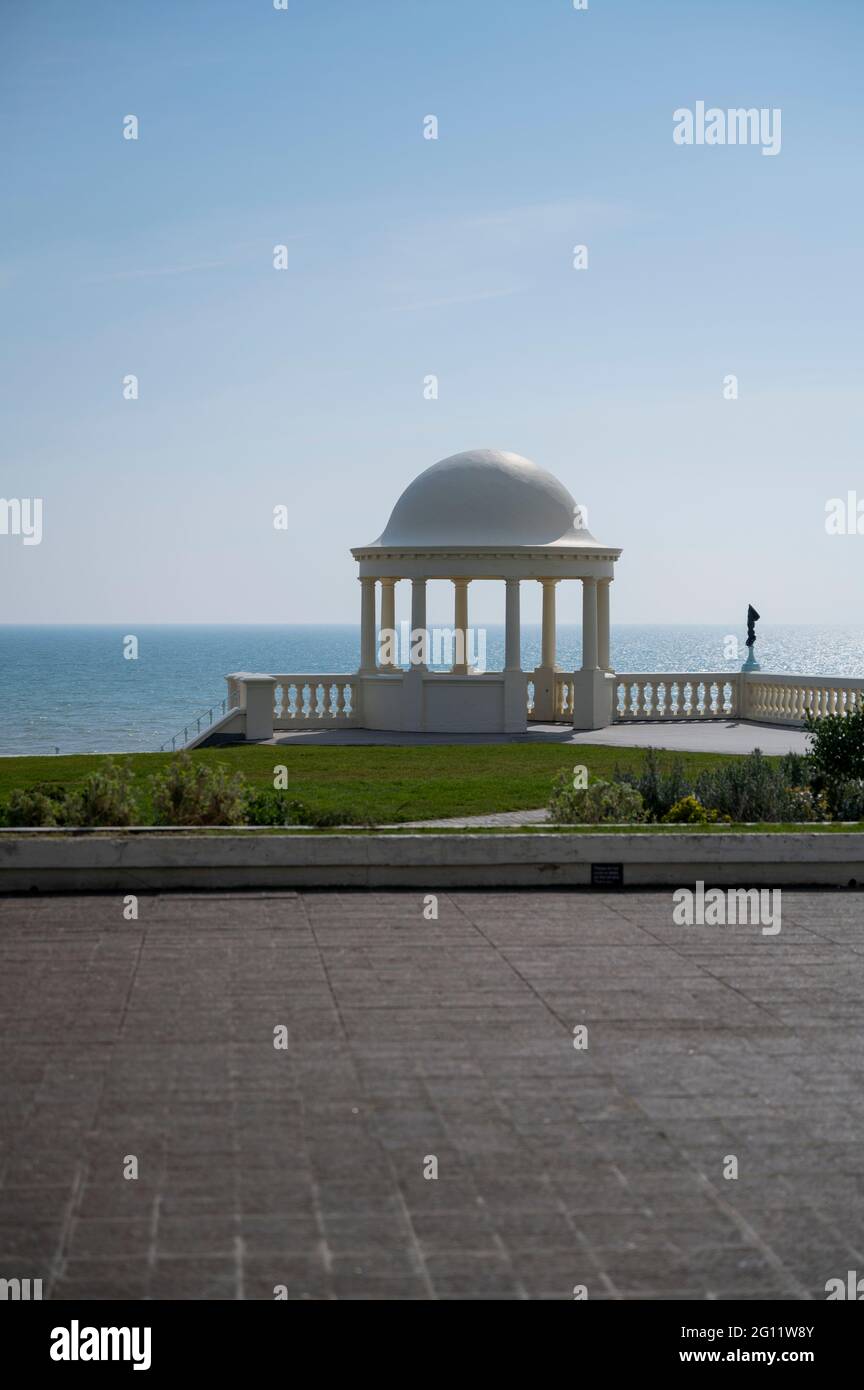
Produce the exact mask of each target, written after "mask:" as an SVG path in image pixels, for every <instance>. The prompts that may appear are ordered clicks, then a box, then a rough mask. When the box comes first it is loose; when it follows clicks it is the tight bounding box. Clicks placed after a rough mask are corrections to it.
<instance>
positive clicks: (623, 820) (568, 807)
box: [549, 772, 645, 825]
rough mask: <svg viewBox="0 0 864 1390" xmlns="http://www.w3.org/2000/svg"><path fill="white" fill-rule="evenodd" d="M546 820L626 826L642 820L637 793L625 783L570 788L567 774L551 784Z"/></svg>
mask: <svg viewBox="0 0 864 1390" xmlns="http://www.w3.org/2000/svg"><path fill="white" fill-rule="evenodd" d="M549 819H550V820H551V821H555V822H557V823H558V824H559V825H596V824H601V823H606V824H620V825H624V824H629V823H632V822H636V821H644V820H645V806H644V803H643V801H642V797H641V795H640V793H639V792H638V791H637V790H636V788H635V787H630V786H628V785H627V784H626V782H603V781H601V780H599V779H598V780H597V781H596V782H590V783H589V784H588V786H587V787H574V786H573V782H572V779H571V776H570V773H569V772H561V773H559V775H558V776H557V777H556V778H555V781H554V782H553V784H552V795H551V797H550V799H549Z"/></svg>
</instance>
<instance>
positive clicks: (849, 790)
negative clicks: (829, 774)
mask: <svg viewBox="0 0 864 1390" xmlns="http://www.w3.org/2000/svg"><path fill="white" fill-rule="evenodd" d="M818 801H819V804H820V805H821V806H822V807H824V810H825V815H826V816H827V815H830V816H832V817H833V819H834V820H864V782H833V783H831V784H829V785H828V786H827V787H826V788H825V789H824V790H823V791H822V792H821V793H820V794H819V797H818Z"/></svg>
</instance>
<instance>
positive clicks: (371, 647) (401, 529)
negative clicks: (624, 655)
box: [351, 449, 621, 733]
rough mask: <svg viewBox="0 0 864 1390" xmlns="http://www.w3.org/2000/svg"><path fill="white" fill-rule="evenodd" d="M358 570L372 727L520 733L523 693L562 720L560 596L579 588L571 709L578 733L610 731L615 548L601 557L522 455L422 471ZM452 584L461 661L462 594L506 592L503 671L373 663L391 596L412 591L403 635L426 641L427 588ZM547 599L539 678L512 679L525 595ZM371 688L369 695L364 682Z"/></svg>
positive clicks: (563, 500) (561, 495) (568, 499)
mask: <svg viewBox="0 0 864 1390" xmlns="http://www.w3.org/2000/svg"><path fill="white" fill-rule="evenodd" d="M351 553H352V554H353V556H354V558H355V560H357V562H358V565H359V569H360V584H361V593H362V599H361V615H360V669H359V671H358V679H360V680H362V682H363V690H362V708H363V724H364V726H365V727H367V728H376V729H403V730H406V731H425V732H439V733H441V732H443V733H456V732H461V733H472V732H484V733H489V732H500V733H513V732H519V731H520V730H524V729H525V728H526V727H527V718H528V713H527V711H528V705H527V699H526V681H527V677H528V676H530V678H531V679H532V682H533V686H534V705H533V710H532V714H533V717H534V718H535V719H549V718H553V717H555V715H556V714H560V713H561V710H560V709H559V708H558V706H559V703H560V702H559V701H558V700H556V670H557V667H556V660H555V655H556V653H555V648H556V635H555V593H556V587H557V585H558V584H559V583H561V581H563V580H568V579H572V580H579V581H580V582H581V584H582V668H581V670H580V671H578V672H575V673H573V674H572V675H570V676H569V677H568V681H569V697H568V699H567V704H568V705H569V706H570V708H569V709H568V710H567V713H568V715H569V714H571V713H572V717H573V722H574V724H575V726H576V727H577V728H583V729H597V728H603V727H604V726H605V725H607V724H609V723H610V722H611V719H612V698H613V697H612V689H613V679H612V673H611V670H610V662H609V585H610V583H611V581H612V578H613V575H614V566H615V561H616V560H617V559H618V556H619V555H620V554H621V552H620V550H618V549H615V548H612V547H610V546H606V545H601V544H600V543H599V542H598V541H597V540H596V539H595V538H594V536H593V535H592V534H591V532H590V531H589V530H588V529H587V528H586V526H585V525H584V509H583V508H582V507H580V506H579V505H578V504H577V503H576V501H575V499H574V498H573V497H572V496H571V494H570V493H569V492H568V491H567V489H566V488H565V487H564V486H563V484H562V483H560V482H559V481H558V479H557V478H556V477H554V476H553V474H551V473H549V472H547V470H546V469H544V468H539V467H538V466H537V464H535V463H532V462H531V461H530V460H529V459H525V458H522V457H521V456H520V455H519V454H511V453H504V452H499V451H498V450H495V449H474V450H470V451H469V452H467V453H462V454H454V455H453V456H452V457H451V458H446V459H442V460H441V462H440V463H435V464H433V465H432V466H431V468H427V469H426V470H425V472H423V473H421V474H420V475H419V476H418V477H417V478H415V479H414V481H413V483H411V484H410V485H409V486H408V487H407V488H406V489H405V491H404V492H403V493H402V496H401V497H400V498H399V500H398V502H397V503H396V505H395V507H394V508H393V511H392V513H391V515H390V520H389V521H388V522H387V525H386V526H385V528H384V530H383V532H382V533H381V535H380V536H379V537H378V539H377V540H376V541H373V542H371V544H369V545H365V546H357V547H355V548H354V549H353V550H352V552H351ZM430 579H449V580H451V582H452V584H453V608H454V623H453V630H454V634H455V637H456V649H457V652H461V653H463V654H464V652H465V651H466V650H467V646H468V626H469V616H468V615H469V599H468V588H469V585H470V584H471V583H472V582H473V581H479V580H482V581H490V580H493V581H494V580H498V581H501V582H503V583H504V584H505V586H506V622H505V633H506V635H505V662H504V671H503V672H484V673H483V674H474V673H472V672H471V671H469V669H468V667H467V665H466V664H465V662H464V660H463V661H462V662H457V663H456V664H454V666H453V669H452V670H451V671H449V672H441V671H429V669H428V666H427V661H426V655H427V652H426V651H425V650H420V652H419V659H417V660H413V661H412V663H411V666H410V668H409V670H407V671H401V670H397V668H396V666H395V663H390V662H386V661H385V662H384V663H381V662H379V660H378V657H377V652H376V616H377V615H376V607H377V604H376V590H377V588H378V586H379V585H380V590H381V604H380V627H381V629H383V630H385V631H392V630H394V629H395V626H396V624H395V586H396V584H397V583H398V582H399V581H400V580H407V581H409V582H410V584H411V631H412V634H413V633H419V632H425V631H426V626H427V625H426V584H427V581H428V580H430ZM523 580H530V581H533V582H535V583H539V584H541V585H542V587H543V641H542V654H541V662H540V666H539V667H538V668H537V669H536V670H535V671H534V672H531V673H525V672H523V671H522V670H521V668H520V617H519V613H520V584H521V583H522V581H523ZM370 681H371V682H372V684H370Z"/></svg>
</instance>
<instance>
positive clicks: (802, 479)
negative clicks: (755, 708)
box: [0, 0, 864, 626]
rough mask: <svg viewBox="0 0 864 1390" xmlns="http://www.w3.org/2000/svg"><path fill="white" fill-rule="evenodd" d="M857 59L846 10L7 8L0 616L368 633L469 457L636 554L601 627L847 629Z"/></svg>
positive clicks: (498, 613)
mask: <svg viewBox="0 0 864 1390" xmlns="http://www.w3.org/2000/svg"><path fill="white" fill-rule="evenodd" d="M862 57H864V5H862V4H861V3H860V0H819V3H816V0H812V2H811V0H759V3H758V4H755V3H754V0H726V3H723V4H714V3H701V2H700V3H698V4H697V3H694V0H655V3H650V4H649V3H646V2H645V0H589V5H588V9H587V10H575V9H574V7H573V0H471V3H470V4H469V3H466V0H366V3H363V4H356V3H350V0H287V8H285V9H284V10H283V9H280V10H277V9H275V8H274V4H273V0H182V3H181V0H148V3H146V4H138V5H119V4H117V3H116V0H88V4H87V5H86V6H84V5H73V4H68V3H65V0H41V3H39V4H32V3H24V0H0V132H2V136H0V140H2V156H0V180H2V188H3V203H4V208H5V210H4V214H3V218H2V230H0V316H2V322H3V327H4V332H3V339H2V348H0V351H2V360H0V378H2V401H0V497H3V498H6V499H9V498H19V499H24V498H37V497H38V498H41V499H42V507H43V522H42V528H43V529H42V540H41V543H40V544H38V545H25V544H24V543H23V538H22V537H21V536H15V535H3V534H0V622H14V623H30V622H54V623H63V622H69V623H81V622H92V623H99V622H111V623H114V622H117V623H129V624H132V623H134V622H139V623H145V622H214V623H218V622H249V623H255V622H259V623H264V622H268V623H271V622H286V623H297V622H309V623H315V622H321V623H324V622H343V621H354V620H355V619H356V618H357V617H358V614H359V585H358V584H357V580H356V566H355V564H354V562H353V560H352V558H351V555H350V547H351V546H352V545H361V544H364V543H367V542H369V541H371V540H373V539H374V538H375V537H377V536H378V535H379V534H380V532H381V531H382V530H383V528H384V525H385V523H386V521H387V517H388V515H389V512H390V510H391V508H392V506H393V504H394V503H395V501H396V499H397V498H398V496H399V494H400V493H401V492H402V490H403V489H404V488H405V487H406V486H407V485H408V483H409V482H410V481H411V479H412V478H414V477H415V476H416V475H417V473H419V472H421V471H422V470H423V469H424V468H425V467H427V466H428V465H429V464H431V463H433V462H435V461H436V460H437V459H440V458H443V457H446V456H448V455H450V454H453V453H457V452H460V451H461V450H464V449H472V448H498V449H505V450H513V451H515V452H517V453H520V454H523V455H525V456H526V457H528V458H531V459H533V460H534V461H535V462H537V463H538V464H541V465H542V466H543V467H545V468H548V469H550V470H551V471H552V472H553V473H555V474H556V475H557V476H558V477H559V478H560V479H561V480H562V482H563V483H564V484H565V485H566V486H567V487H568V488H569V489H570V491H571V492H572V494H573V495H574V497H575V498H576V499H577V500H578V501H579V502H580V503H583V504H584V505H585V506H586V507H587V509H588V516H589V524H590V527H591V530H592V531H593V532H594V534H595V535H596V536H597V537H598V539H600V540H601V541H604V542H606V543H608V544H610V545H616V546H621V547H622V548H623V554H622V557H621V559H620V561H619V563H618V567H617V577H616V581H615V585H614V589H613V597H612V613H613V621H618V622H645V623H678V622H680V623H692V622H706V623H707V622H729V623H731V622H732V621H733V620H734V621H736V622H737V621H738V619H739V618H740V620H741V622H743V618H744V615H745V613H746V607H747V604H748V602H752V603H754V604H755V606H756V607H757V608H758V609H759V611H760V613H761V614H762V615H763V618H765V619H766V620H767V621H769V622H772V623H773V622H802V623H804V622H825V623H829V622H836V623H841V622H844V623H850V622H851V623H854V622H856V621H860V619H861V599H862V593H864V586H862V570H864V534H862V535H857V534H847V535H829V534H827V532H826V525H825V521H826V504H827V503H828V502H829V501H830V499H832V498H835V497H843V498H845V497H846V496H847V494H848V493H849V492H850V491H851V492H855V493H856V496H857V497H858V498H860V499H861V501H862V503H864V467H862V423H864V421H862V414H864V410H862V392H861V386H862V342H864V338H862V331H861V317H862V302H861V301H862V284H864V276H862V267H861V258H862V201H864V194H862V180H861V167H862V161H861V135H862V114H864V86H862V83H861V71H862ZM698 101H704V102H705V104H706V106H707V107H718V108H721V109H724V110H725V109H727V108H731V107H739V106H743V107H758V108H766V109H768V110H773V109H775V108H779V109H780V111H781V112H782V125H781V130H782V143H781V148H780V151H779V153H778V154H776V155H774V156H766V155H764V154H763V153H762V149H761V148H760V146H759V145H740V144H739V145H735V146H733V145H730V144H726V145H720V144H714V145H708V144H703V145H695V144H694V145H690V146H682V145H679V144H676V143H675V141H674V140H673V130H674V128H675V121H674V120H673V113H674V112H675V111H676V110H678V109H681V108H690V109H695V107H696V103H697V102H698ZM129 115H134V116H136V117H137V120H138V139H137V140H128V139H124V136H123V131H124V120H125V118H126V117H127V116H129ZM430 115H434V116H435V117H436V119H437V122H438V138H437V139H435V140H432V139H425V138H424V121H425V119H426V118H427V117H428V116H430ZM277 245H284V246H285V247H287V268H286V269H284V270H277V269H275V268H274V265H273V259H274V257H273V248H274V247H275V246H277ZM576 245H584V246H587V248H588V266H587V269H583V270H577V269H575V268H574V265H573V248H574V246H576ZM432 374H434V375H435V376H437V378H438V398H437V399H431V400H430V399H426V398H425V395H424V381H425V379H426V378H427V377H428V376H430V375H432ZM130 375H134V376H136V377H137V378H138V398H137V399H124V379H125V378H127V377H128V376H130ZM729 376H734V377H736V378H737V391H738V394H737V399H730V398H727V395H728V392H729V390H730V389H731V388H730V387H729V386H728V384H726V385H724V383H726V379H727V378H728V377H729ZM277 506H286V507H287V509H288V524H287V528H286V529H284V530H276V529H275V528H274V525H273V509H274V507H277ZM862 511H864V508H862ZM862 528H864V523H862ZM407 587H408V586H407V585H400V591H403V590H404V591H405V592H404V593H400V600H399V602H400V609H399V613H398V616H399V617H402V616H407V611H408V602H409V600H408V594H407ZM471 605H472V611H471V615H470V617H471V621H472V622H481V621H489V622H492V621H500V620H501V618H502V617H503V607H504V597H503V585H491V584H483V585H474V586H472V591H471ZM539 605H540V597H539V585H523V613H524V615H525V617H526V619H528V620H533V619H535V618H536V617H537V616H538V615H539ZM579 613H580V596H579V592H578V585H576V584H574V585H572V586H570V587H569V588H567V586H562V589H561V590H560V591H559V616H560V618H561V620H562V621H568V620H578V617H579ZM448 617H452V600H451V597H450V594H449V592H448V590H447V586H446V585H443V584H436V585H433V586H431V592H430V620H432V619H436V618H440V619H446V618H448ZM739 626H740V623H739Z"/></svg>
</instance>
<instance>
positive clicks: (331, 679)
mask: <svg viewBox="0 0 864 1390" xmlns="http://www.w3.org/2000/svg"><path fill="white" fill-rule="evenodd" d="M273 679H274V681H275V682H276V685H275V688H274V692H273V724H274V726H275V727H276V728H285V727H287V726H289V725H295V724H304V723H305V724H314V725H315V726H316V728H320V729H326V728H348V727H350V726H351V725H352V724H356V723H357V719H358V714H359V711H358V708H357V706H358V703H359V696H360V686H359V683H358V681H357V677H356V676H346V675H345V674H344V673H343V674H342V675H324V674H318V673H313V674H312V675H308V676H293V675H292V676H274V677H273Z"/></svg>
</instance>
